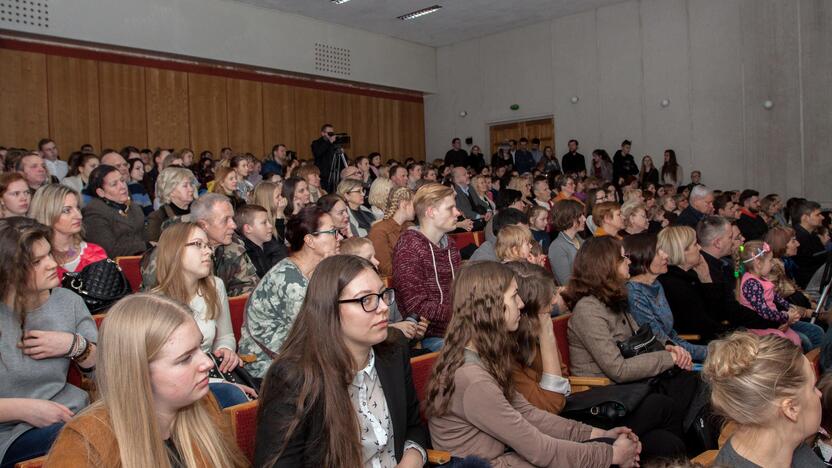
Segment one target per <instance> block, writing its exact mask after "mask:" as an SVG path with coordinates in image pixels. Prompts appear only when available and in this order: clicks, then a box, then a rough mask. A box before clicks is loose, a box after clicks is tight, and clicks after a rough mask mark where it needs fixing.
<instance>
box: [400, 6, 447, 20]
mask: <svg viewBox="0 0 832 468" xmlns="http://www.w3.org/2000/svg"><path fill="white" fill-rule="evenodd" d="M440 8H442V5H434V6H432V7H428V8H422V9H421V10H416V11H411V12H410V13H407V14H404V15H401V16H399V17H398V18H399V19H400V20H402V21H408V20H412V19H416V18H418V17H420V16H425V15H429V14H431V13H434V12H436V11H439V9H440Z"/></svg>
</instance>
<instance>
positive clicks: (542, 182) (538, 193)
mask: <svg viewBox="0 0 832 468" xmlns="http://www.w3.org/2000/svg"><path fill="white" fill-rule="evenodd" d="M532 195H534V203H535V205H537V206H539V207H541V208H546V209H547V210H548V209H550V208H551V207H552V202H553V200H552V190H551V189H549V181H548V180H547V179H546V177H545V176H537V177H535V178H534V181H533V182H532Z"/></svg>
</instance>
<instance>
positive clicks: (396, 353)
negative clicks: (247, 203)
mask: <svg viewBox="0 0 832 468" xmlns="http://www.w3.org/2000/svg"><path fill="white" fill-rule="evenodd" d="M309 288H310V289H311V290H313V291H315V294H310V295H309V300H307V301H305V302H304V304H303V307H302V308H301V310H300V312H299V313H298V316H297V320H296V321H295V326H293V327H292V329H291V332H290V333H289V335H288V336H287V337H286V342H285V344H284V346H283V349H282V350H281V353H280V356H278V357H277V359H276V360H275V361H274V363H273V364H272V365H271V366H270V367H269V369H268V373H267V376H266V379H265V383H264V386H263V392H262V396H261V400H260V405H261V409H260V411H259V414H258V418H257V435H256V444H255V453H254V464H255V466H333V467H335V466H344V467H347V466H349V467H373V466H400V467H421V466H423V465H424V464H425V463H426V462H427V454H426V451H425V448H426V447H427V446H428V438H427V437H428V436H427V432H426V431H425V428H424V427H423V426H422V423H421V420H420V417H419V402H418V400H417V399H416V391H415V390H414V387H413V381H412V379H411V370H410V359H409V354H408V352H407V349H406V348H404V347H402V346H398V345H396V344H395V343H394V342H391V341H389V340H388V329H387V328H388V327H387V321H388V315H389V309H388V307H389V305H390V304H392V303H393V301H394V300H395V294H394V291H393V290H392V289H386V288H385V287H384V283H383V282H382V281H381V279H380V278H379V277H378V274H376V272H375V269H374V268H373V265H372V264H371V263H370V262H368V261H367V260H364V259H362V258H359V257H356V256H354V255H337V256H334V257H331V258H328V259H326V260H323V261H322V262H321V264H320V268H319V269H317V270H316V271H315V273H314V274H313V275H312V278H311V281H310V283H309Z"/></svg>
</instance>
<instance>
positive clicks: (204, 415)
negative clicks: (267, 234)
mask: <svg viewBox="0 0 832 468" xmlns="http://www.w3.org/2000/svg"><path fill="white" fill-rule="evenodd" d="M201 341H202V336H201V333H200V332H199V327H197V324H196V322H194V319H193V317H192V316H191V312H190V311H189V310H188V309H187V308H186V307H185V306H184V305H182V304H181V303H179V302H177V301H174V300H172V299H169V298H167V297H164V296H159V295H155V294H135V295H131V296H128V297H126V298H124V299H122V300H121V301H119V302H117V303H116V304H115V305H114V306H113V307H112V308H111V309H110V310H109V311H108V312H107V319H106V320H105V322H104V325H103V327H102V329H101V338H100V341H99V344H100V346H101V349H102V353H101V359H100V360H99V363H98V375H97V382H98V389H99V390H100V392H101V399H100V400H99V401H97V402H96V403H94V404H93V405H92V406H90V408H89V409H88V410H87V411H84V412H83V413H81V414H79V415H78V416H77V417H76V418H74V419H73V420H72V421H71V422H70V423H69V424H67V426H66V427H65V428H64V430H63V431H62V432H61V434H60V436H59V437H58V440H57V441H55V445H54V447H53V448H52V451H51V452H50V453H49V459H48V460H47V461H46V464H45V466H47V467H65V466H66V467H73V468H75V467H90V468H92V467H96V468H98V467H107V468H109V467H112V468H115V467H121V468H145V467H151V466H152V467H159V468H170V467H183V468H201V467H206V468H207V467H215V466H222V467H233V468H236V467H242V466H246V465H247V462H246V460H245V458H243V456H242V454H241V453H240V452H239V449H237V446H236V444H235V442H234V438H233V435H232V434H231V430H230V427H228V425H227V424H228V423H227V420H226V419H225V418H224V417H223V415H222V413H221V412H220V410H219V407H218V406H217V402H216V401H215V400H214V398H213V397H212V396H211V395H210V392H209V391H208V370H209V369H210V368H211V366H212V363H211V360H210V359H209V358H208V356H206V355H205V353H203V352H202V349H201V346H200V342H201Z"/></svg>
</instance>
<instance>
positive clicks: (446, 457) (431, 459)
mask: <svg viewBox="0 0 832 468" xmlns="http://www.w3.org/2000/svg"><path fill="white" fill-rule="evenodd" d="M427 452H428V463H430V464H431V465H444V464H445V463H448V462H449V461H451V452H446V451H444V450H433V449H428V450H427Z"/></svg>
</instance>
